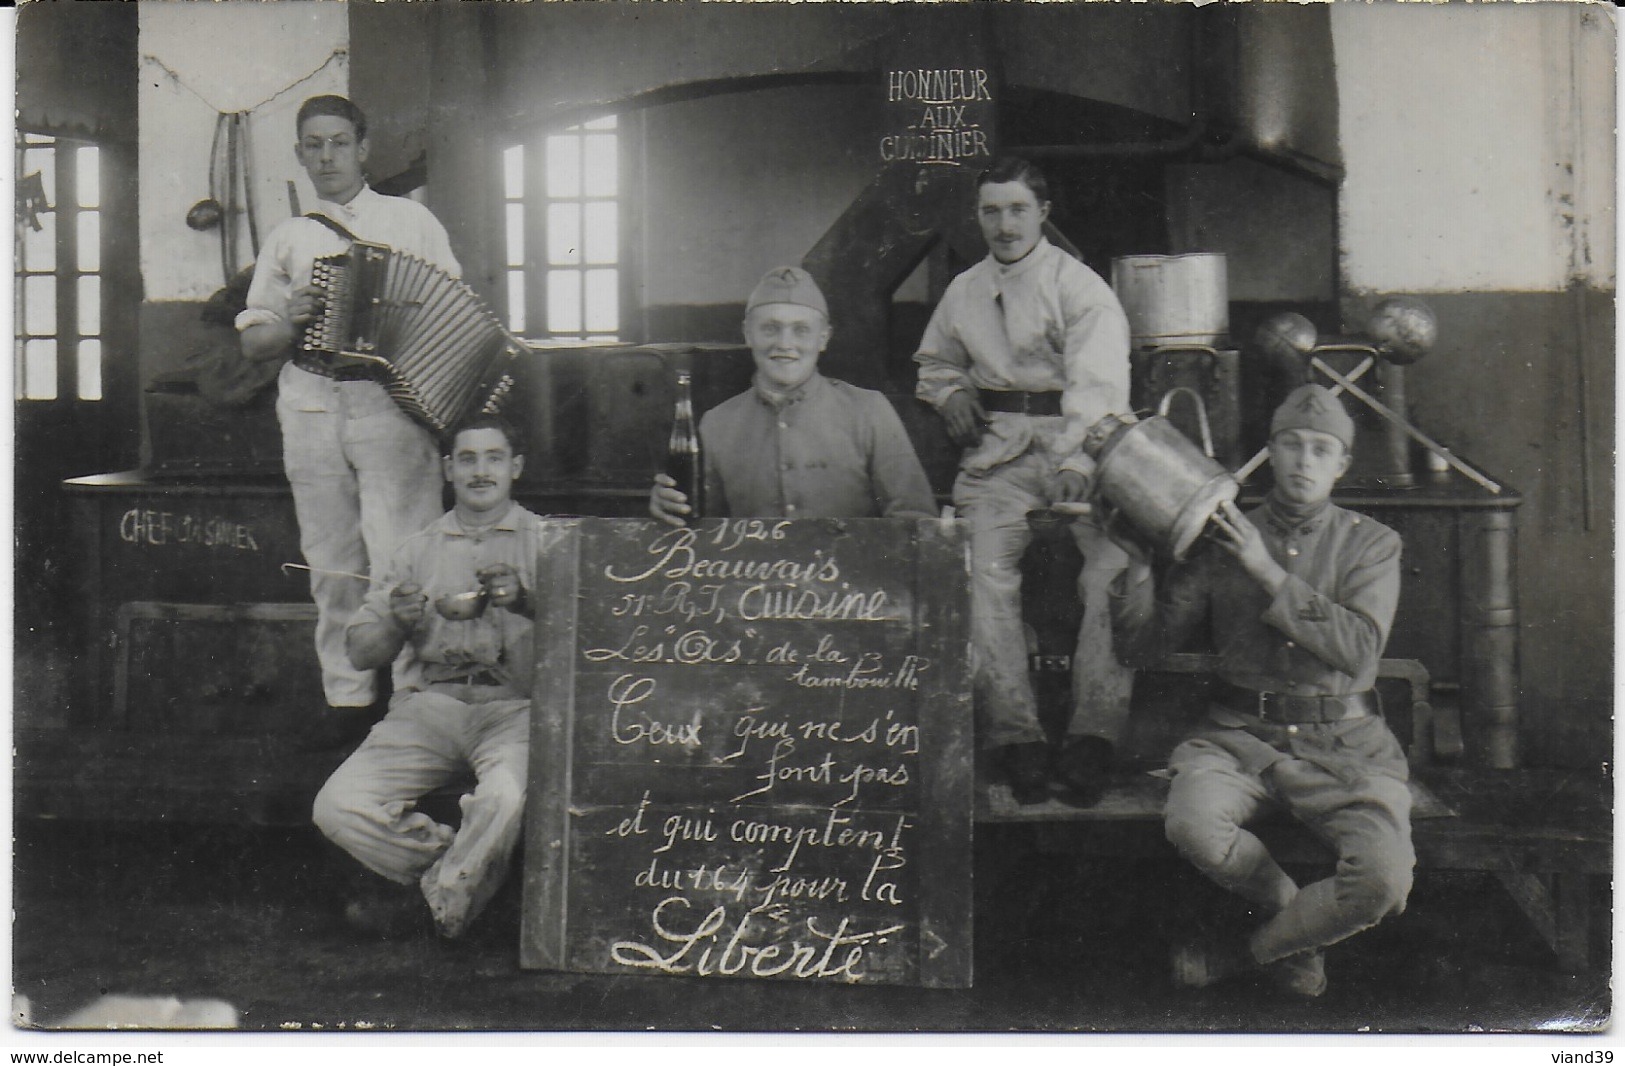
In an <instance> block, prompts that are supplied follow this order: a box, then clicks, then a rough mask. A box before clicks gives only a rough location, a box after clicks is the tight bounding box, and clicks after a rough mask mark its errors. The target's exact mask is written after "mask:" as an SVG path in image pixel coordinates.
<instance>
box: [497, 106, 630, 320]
mask: <svg viewBox="0 0 1625 1066" xmlns="http://www.w3.org/2000/svg"><path fill="white" fill-rule="evenodd" d="M502 163H503V165H502V175H503V207H504V212H505V217H504V227H505V233H506V275H507V277H506V281H507V285H506V293H507V300H508V325H509V328H510V329H512V330H513V331H514V332H515V333H520V334H523V335H526V336H530V337H535V338H539V339H544V340H551V341H586V342H591V341H613V340H618V339H620V336H621V333H622V329H621V321H622V318H621V311H622V309H621V265H620V248H621V227H620V192H621V189H620V185H621V174H620V145H619V132H618V123H617V121H616V118H615V116H613V115H610V116H606V117H604V118H599V119H594V120H593V121H591V122H584V123H581V124H580V125H576V126H570V127H568V128H566V129H563V130H560V131H558V132H557V133H551V134H547V135H546V136H543V137H540V138H537V139H535V140H533V141H531V142H529V143H527V144H517V145H514V146H512V147H510V148H508V149H506V150H505V151H504V153H503V160H502Z"/></svg>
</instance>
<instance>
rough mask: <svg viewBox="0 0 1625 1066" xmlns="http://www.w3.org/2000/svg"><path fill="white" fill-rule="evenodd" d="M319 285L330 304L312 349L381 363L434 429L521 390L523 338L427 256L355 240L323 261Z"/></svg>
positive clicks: (310, 338)
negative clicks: (516, 364)
mask: <svg viewBox="0 0 1625 1066" xmlns="http://www.w3.org/2000/svg"><path fill="white" fill-rule="evenodd" d="M311 284H312V286H313V287H314V288H315V289H316V290H317V292H318V293H320V294H321V298H322V309H321V311H320V312H319V313H318V314H317V315H316V316H315V317H314V318H312V319H311V320H310V322H309V323H308V324H307V325H306V327H305V333H304V337H303V339H302V341H301V344H302V346H303V348H304V349H305V351H306V353H307V354H308V355H310V356H312V357H314V358H317V359H321V360H322V361H324V362H326V363H327V364H328V365H329V366H332V367H346V366H348V367H354V366H371V367H376V368H379V369H381V370H382V373H383V378H384V387H385V388H386V389H387V390H388V391H389V395H390V397H391V398H392V399H393V400H394V401H395V403H396V404H398V405H399V406H400V408H401V409H402V410H403V411H405V412H406V413H407V414H408V415H410V416H412V417H413V418H415V419H417V420H418V421H419V422H422V423H423V424H424V425H426V426H428V427H430V428H431V429H433V430H434V431H436V432H444V431H445V430H446V429H448V428H449V427H451V426H453V425H455V424H456V423H457V422H458V421H460V420H461V419H463V418H465V417H467V416H469V415H472V414H476V413H479V412H482V411H484V412H496V411H498V410H499V409H500V408H501V405H502V402H503V400H504V399H505V398H506V397H507V395H508V393H509V392H510V391H511V390H512V389H513V386H514V379H513V375H512V373H511V370H512V368H513V364H512V360H513V359H514V358H515V357H516V356H517V355H519V354H521V353H523V352H525V351H526V350H527V349H526V348H525V345H524V342H523V341H521V340H519V339H518V338H516V337H515V336H514V335H513V334H511V333H509V332H508V331H507V330H506V329H505V328H503V326H502V324H501V322H499V321H498V320H497V318H496V316H495V315H493V314H492V313H491V311H490V309H489V308H487V307H486V306H485V301H483V300H481V299H480V297H479V296H478V294H476V293H475V292H474V290H473V289H470V288H469V287H468V286H467V285H465V284H463V283H462V282H461V281H459V280H457V279H456V278H454V277H452V276H451V275H450V274H447V273H446V272H445V271H443V270H441V269H440V268H439V267H437V266H435V265H434V264H432V263H430V262H428V261H427V260H425V259H423V258H421V257H419V256H416V255H411V254H409V253H407V252H400V251H396V250H395V249H393V248H390V247H388V246H387V245H382V244H369V243H367V242H365V241H356V242H354V243H353V244H352V245H351V246H350V249H349V251H347V252H343V253H340V254H339V255H332V256H323V257H321V258H318V259H317V260H316V262H315V265H314V266H313V268H312V272H311Z"/></svg>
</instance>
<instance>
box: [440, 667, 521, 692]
mask: <svg viewBox="0 0 1625 1066" xmlns="http://www.w3.org/2000/svg"><path fill="white" fill-rule="evenodd" d="M429 683H430V684H432V685H480V686H484V687H486V688H500V687H501V686H503V685H505V684H507V682H506V681H504V680H503V679H502V678H500V677H498V676H497V674H496V672H495V671H494V670H470V671H468V672H467V673H463V674H458V675H456V676H455V677H439V678H436V679H435V680H433V681H431V682H429Z"/></svg>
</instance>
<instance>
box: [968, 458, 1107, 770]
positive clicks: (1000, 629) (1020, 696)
mask: <svg viewBox="0 0 1625 1066" xmlns="http://www.w3.org/2000/svg"><path fill="white" fill-rule="evenodd" d="M1055 477H1056V463H1055V460H1054V459H1053V458H1052V457H1051V456H1050V455H1049V454H1048V452H1047V451H1045V450H1044V449H1043V448H1041V447H1034V448H1031V449H1029V450H1028V451H1027V452H1026V453H1024V454H1023V455H1021V456H1019V457H1017V458H1016V459H1013V460H1011V461H1010V462H1008V463H1003V464H1000V465H999V466H996V467H994V468H992V469H991V470H989V471H987V472H986V473H981V474H975V473H971V472H969V471H961V472H960V474H959V477H958V479H957V480H956V481H955V482H954V506H955V507H956V508H958V510H959V513H960V514H961V515H963V516H964V518H965V519H966V521H967V522H968V523H969V525H970V535H971V648H972V651H973V652H974V655H975V664H974V665H975V686H976V706H977V713H978V721H979V728H980V731H981V743H982V745H983V746H985V747H999V746H1002V745H1005V744H1018V743H1025V742H1030V741H1042V740H1044V739H1045V734H1044V729H1043V726H1042V725H1041V724H1040V723H1039V721H1038V704H1037V701H1036V700H1035V699H1034V697H1033V686H1032V678H1031V675H1030V674H1029V670H1028V662H1027V638H1026V632H1025V630H1024V628H1023V626H1022V618H1021V569H1020V568H1021V557H1022V554H1023V553H1024V552H1025V551H1026V550H1027V545H1028V544H1029V543H1031V541H1032V529H1031V527H1030V526H1028V524H1027V512H1029V511H1034V510H1038V509H1041V508H1045V507H1048V506H1050V504H1051V503H1053V502H1054V499H1055V496H1054V491H1055ZM1072 536H1073V538H1074V540H1075V541H1076V542H1077V545H1078V550H1079V551H1080V552H1081V553H1082V554H1083V568H1082V569H1081V570H1080V571H1079V572H1078V598H1079V600H1080V601H1081V602H1082V604H1083V624H1082V625H1081V626H1080V627H1079V630H1078V646H1077V650H1076V651H1075V653H1074V654H1073V657H1072V704H1073V706H1072V717H1071V719H1070V721H1069V722H1068V724H1067V734H1068V735H1069V736H1085V735H1087V736H1098V737H1104V738H1105V739H1107V740H1110V741H1111V742H1113V743H1114V744H1120V743H1121V742H1122V740H1123V734H1124V732H1125V731H1126V730H1127V728H1128V712H1129V696H1130V694H1131V691H1132V687H1133V682H1134V671H1132V670H1130V669H1128V668H1127V667H1125V666H1123V665H1122V664H1121V663H1119V662H1118V661H1117V657H1116V655H1115V654H1114V653H1113V651H1112V628H1111V613H1110V608H1109V605H1108V603H1107V589H1108V588H1109V586H1110V585H1111V582H1112V579H1113V578H1115V577H1116V576H1117V575H1118V574H1119V573H1121V572H1122V571H1123V570H1124V569H1125V568H1126V567H1127V566H1128V556H1127V555H1125V554H1124V552H1123V549H1121V548H1119V547H1118V546H1117V545H1115V544H1113V543H1112V542H1111V540H1110V538H1108V537H1107V536H1106V534H1105V532H1104V531H1103V530H1102V529H1101V528H1100V526H1099V525H1098V524H1097V523H1096V522H1095V521H1094V519H1093V518H1090V517H1079V518H1076V519H1074V520H1073V521H1072Z"/></svg>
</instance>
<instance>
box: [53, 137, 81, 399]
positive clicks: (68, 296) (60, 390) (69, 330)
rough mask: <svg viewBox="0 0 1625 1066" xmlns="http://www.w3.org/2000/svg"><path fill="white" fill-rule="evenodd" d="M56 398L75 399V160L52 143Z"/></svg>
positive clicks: (66, 145)
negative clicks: (54, 204) (53, 150)
mask: <svg viewBox="0 0 1625 1066" xmlns="http://www.w3.org/2000/svg"><path fill="white" fill-rule="evenodd" d="M55 154H56V395H57V399H58V401H62V402H67V403H73V402H75V401H77V400H78V398H79V358H78V356H79V225H78V218H77V217H76V215H77V212H78V209H79V195H78V181H79V177H78V175H79V157H78V153H77V152H75V151H74V150H73V145H72V144H71V142H68V141H64V140H60V139H59V140H58V141H57V142H56V152H55Z"/></svg>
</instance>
